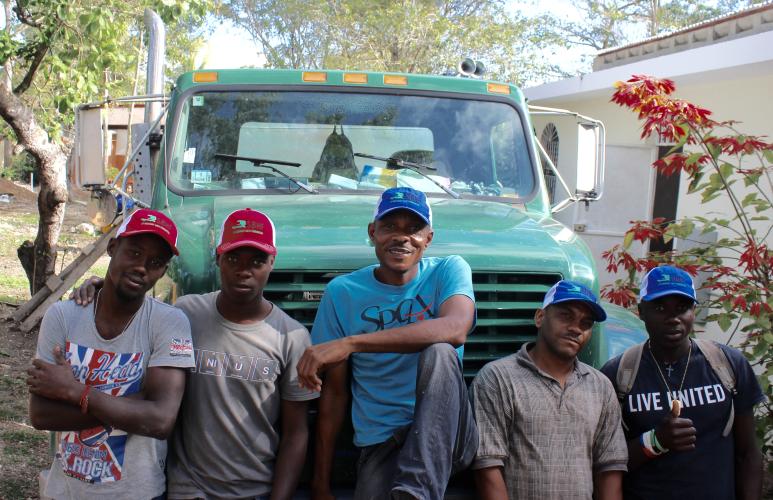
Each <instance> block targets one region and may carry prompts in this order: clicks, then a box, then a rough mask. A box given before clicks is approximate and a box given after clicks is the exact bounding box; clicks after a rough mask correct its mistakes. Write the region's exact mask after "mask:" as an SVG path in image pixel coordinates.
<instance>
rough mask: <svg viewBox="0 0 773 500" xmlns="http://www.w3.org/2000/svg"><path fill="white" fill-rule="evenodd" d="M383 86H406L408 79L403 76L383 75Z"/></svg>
mask: <svg viewBox="0 0 773 500" xmlns="http://www.w3.org/2000/svg"><path fill="white" fill-rule="evenodd" d="M384 85H408V77H407V76H403V75H384Z"/></svg>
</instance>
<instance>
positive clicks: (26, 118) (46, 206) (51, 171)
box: [0, 82, 67, 295]
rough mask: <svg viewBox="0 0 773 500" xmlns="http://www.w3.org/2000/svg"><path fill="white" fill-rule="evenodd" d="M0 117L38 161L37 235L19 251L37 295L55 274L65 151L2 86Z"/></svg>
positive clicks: (64, 190)
mask: <svg viewBox="0 0 773 500" xmlns="http://www.w3.org/2000/svg"><path fill="white" fill-rule="evenodd" d="M0 117H2V118H3V120H5V121H6V122H7V123H8V125H10V126H11V128H12V129H13V131H14V132H15V134H16V138H17V140H18V141H19V143H20V144H21V145H22V146H24V148H25V149H26V150H27V152H28V153H29V154H30V155H31V156H32V157H33V158H34V159H35V163H36V164H37V167H38V172H39V174H38V175H39V180H40V192H39V193H38V213H39V215H40V218H39V220H38V234H37V236H36V238H35V242H34V243H32V242H29V241H26V242H24V243H23V244H22V246H21V247H19V249H18V250H17V253H18V255H19V260H20V261H21V264H22V266H23V267H24V271H25V272H26V273H27V278H28V279H29V281H30V292H31V293H32V294H33V295H34V294H35V292H37V291H38V290H39V289H40V288H42V287H43V286H44V285H45V282H46V280H47V279H48V277H49V276H51V275H52V274H53V273H54V263H55V262H56V244H57V241H58V240H59V232H60V231H61V229H62V221H63V220H64V209H65V205H66V201H67V182H66V163H67V151H66V148H65V147H63V146H61V145H58V144H55V143H53V142H51V140H50V138H49V137H48V134H47V133H46V131H45V130H43V129H42V128H41V127H40V126H39V125H38V123H37V121H36V120H35V116H34V114H33V113H32V109H31V108H30V107H29V106H28V105H27V104H26V103H25V102H24V101H22V100H21V99H20V98H19V97H18V96H17V95H15V94H14V93H13V91H12V90H11V88H10V87H9V86H8V85H6V82H0Z"/></svg>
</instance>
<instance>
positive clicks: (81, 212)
mask: <svg viewBox="0 0 773 500" xmlns="http://www.w3.org/2000/svg"><path fill="white" fill-rule="evenodd" d="M3 195H8V196H3ZM73 198H74V199H73V200H72V201H71V202H70V203H68V204H67V211H66V215H65V221H64V225H63V228H62V233H61V236H60V240H59V243H60V248H61V249H60V259H59V260H58V261H57V266H56V268H57V272H59V270H61V269H62V268H63V267H64V266H66V265H67V264H68V263H69V262H71V261H72V259H73V258H75V257H76V256H77V254H78V253H79V249H80V248H82V247H83V246H84V245H86V244H87V243H88V242H90V241H93V239H94V237H93V236H91V235H88V234H85V233H83V232H77V231H76V232H74V228H76V227H77V226H78V225H79V224H81V223H83V222H88V215H87V213H86V203H87V201H88V198H89V195H88V193H84V192H78V193H74V194H73ZM5 200H7V201H5ZM36 200H37V196H36V195H35V194H34V193H32V192H30V191H29V190H28V189H25V188H24V187H20V186H17V185H15V184H13V183H12V182H9V181H8V180H6V179H2V178H0V235H1V236H0V499H3V500H16V499H25V498H38V474H39V472H40V471H41V470H43V469H45V468H47V467H48V466H50V464H51V453H50V445H49V443H50V439H49V433H48V432H43V431H37V430H35V429H33V428H32V427H31V426H30V425H29V418H28V416H27V398H28V393H27V386H26V383H25V380H26V373H25V370H26V369H27V366H28V365H29V362H30V360H31V359H32V357H33V355H34V354H35V345H36V343H37V330H33V331H31V332H30V333H27V334H24V333H22V332H21V331H19V330H18V329H16V328H15V327H14V324H13V323H12V322H11V321H9V320H8V319H7V318H8V317H9V316H10V315H11V314H12V313H13V311H14V310H15V308H16V305H17V304H20V303H22V302H24V301H26V300H27V299H28V298H29V296H30V294H29V288H28V282H27V277H26V275H25V273H24V270H23V269H22V267H21V264H20V263H19V260H18V258H17V257H16V248H17V247H18V246H19V245H20V244H21V243H22V242H23V241H24V240H28V239H29V240H33V239H34V238H35V234H36V232H37V222H38V215H37V202H36ZM106 266H107V259H106V257H103V258H102V259H100V260H99V261H98V262H97V264H96V265H95V266H94V267H92V270H91V272H92V273H94V274H100V272H102V273H103V272H104V271H102V269H105V268H106Z"/></svg>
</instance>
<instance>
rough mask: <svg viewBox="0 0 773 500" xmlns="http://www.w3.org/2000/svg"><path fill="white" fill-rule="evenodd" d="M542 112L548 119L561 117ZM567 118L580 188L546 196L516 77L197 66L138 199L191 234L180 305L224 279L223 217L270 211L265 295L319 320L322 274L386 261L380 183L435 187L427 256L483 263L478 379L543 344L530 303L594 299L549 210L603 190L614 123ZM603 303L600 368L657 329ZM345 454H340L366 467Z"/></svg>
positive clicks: (591, 271)
mask: <svg viewBox="0 0 773 500" xmlns="http://www.w3.org/2000/svg"><path fill="white" fill-rule="evenodd" d="M540 111H542V112H544V113H547V116H548V119H551V120H552V119H553V118H551V116H553V114H554V113H556V112H554V111H550V110H540ZM555 116H556V118H555V120H556V121H558V120H559V118H558V116H559V114H555ZM562 116H567V115H566V114H563V115H562ZM568 116H569V117H570V119H571V120H572V127H574V129H571V128H570V129H569V130H575V131H576V132H575V133H574V135H572V136H571V137H569V138H568V139H567V135H564V136H563V140H564V142H563V143H562V144H566V143H571V142H572V141H575V142H576V144H577V147H576V148H573V150H575V149H576V151H577V152H578V153H577V154H578V159H577V161H576V163H577V165H578V171H577V173H576V176H575V177H576V179H577V181H576V183H575V184H576V185H575V186H572V187H568V186H567V188H568V189H569V191H571V192H572V194H571V196H570V198H569V199H568V201H564V202H563V203H562V202H558V203H556V202H553V203H552V204H551V200H550V196H549V185H548V181H549V180H551V179H550V178H551V177H552V178H553V179H552V181H553V182H554V181H555V178H556V177H555V172H551V171H550V170H549V169H548V168H547V166H546V165H548V164H549V163H550V162H549V160H548V155H547V154H546V153H545V150H544V149H542V148H541V147H540V146H539V145H538V143H537V139H536V137H535V134H534V131H533V122H532V117H531V116H530V112H529V109H528V107H527V104H526V102H525V99H524V96H523V94H522V93H521V91H520V90H519V89H518V88H517V87H516V86H514V85H511V84H507V83H500V82H492V81H485V80H482V79H478V78H462V77H452V76H432V75H416V74H393V73H376V72H357V71H327V70H325V71H301V70H269V69H240V70H218V71H197V72H189V73H185V74H183V75H181V76H180V77H179V78H178V79H177V81H176V83H175V85H174V88H173V90H172V92H171V94H170V95H169V96H168V108H167V111H166V120H165V126H163V131H162V133H160V131H161V130H162V128H161V127H159V126H158V125H156V126H155V127H154V126H150V127H149V128H147V133H146V134H145V135H144V136H143V137H142V138H141V140H142V141H143V142H142V146H143V147H144V148H145V149H141V148H140V149H141V151H140V150H138V151H137V152H135V155H139V156H142V155H143V154H145V156H146V157H148V158H152V157H155V158H156V161H155V163H154V164H152V165H151V164H147V165H146V166H145V167H139V166H137V168H136V169H135V171H134V173H133V175H134V177H135V178H134V188H135V189H134V197H135V198H137V200H138V202H142V201H143V200H144V201H145V202H146V204H148V205H150V206H151V207H152V208H155V209H158V210H162V211H164V212H165V213H167V214H168V215H169V216H170V217H171V218H172V219H173V220H174V221H175V222H176V223H177V224H178V226H179V230H180V236H179V243H178V247H179V249H180V256H179V257H176V258H175V259H174V260H173V262H172V265H171V267H170V272H169V276H170V278H171V283H170V285H169V287H168V290H169V293H168V297H169V300H172V301H173V300H174V299H175V297H177V296H179V295H182V294H188V293H203V292H209V291H212V290H216V289H218V287H219V283H218V272H217V268H216V266H215V241H216V239H217V237H218V232H219V230H220V227H221V224H222V222H223V220H224V218H225V217H226V215H227V214H229V213H230V212H231V211H233V210H235V209H237V208H243V207H251V208H254V209H258V210H261V211H263V212H265V213H266V214H268V215H269V216H270V217H271V218H272V219H273V221H274V223H275V225H276V228H277V248H278V255H277V258H276V263H275V267H274V271H273V272H272V274H271V277H270V280H269V283H268V287H267V289H266V290H265V296H266V297H267V298H268V299H270V300H271V301H273V302H274V303H275V304H276V305H277V306H279V307H281V308H282V309H283V310H285V311H286V312H288V313H289V314H290V315H291V316H293V317H295V318H296V319H297V320H298V321H300V322H301V323H303V324H304V325H305V326H306V327H307V328H309V329H311V327H312V323H313V320H314V316H315V312H316V309H317V306H318V304H319V300H320V298H321V296H322V294H323V293H324V291H325V285H326V283H327V282H329V281H330V280H331V279H332V278H333V277H335V276H337V275H340V274H343V273H348V272H350V271H352V270H355V269H358V268H360V267H362V266H365V265H368V264H372V263H374V262H375V254H374V250H373V248H372V247H371V246H369V242H368V238H367V233H366V228H367V224H368V223H369V222H371V220H372V218H373V210H374V207H375V204H376V200H377V198H378V196H379V194H380V192H381V191H383V190H384V189H385V188H387V187H390V186H411V187H414V188H416V189H420V190H422V191H424V192H426V193H427V196H428V199H429V202H430V204H431V207H432V210H433V218H434V230H435V239H434V241H433V244H432V246H431V247H430V248H429V250H428V252H427V254H428V255H429V256H442V255H449V254H458V255H461V256H462V257H463V258H464V259H465V260H466V261H467V262H468V263H469V264H470V266H471V268H472V272H473V283H474V290H475V295H476V301H477V311H478V312H477V314H478V320H477V325H476V328H475V330H474V332H472V333H471V334H470V335H469V337H468V340H467V343H466V345H465V355H464V376H465V379H466V380H467V381H468V382H469V381H470V380H471V379H472V377H474V376H475V374H476V373H477V372H478V370H479V369H480V368H481V367H482V366H483V365H484V364H486V363H488V362H489V361H492V360H495V359H497V358H499V357H502V356H505V355H508V354H511V353H514V352H516V351H517V350H518V348H519V347H520V345H521V344H523V343H524V342H527V341H529V340H532V339H534V338H535V336H536V330H535V327H534V322H533V317H534V312H535V310H536V309H537V308H538V307H539V306H540V305H541V301H542V298H543V296H544V294H545V292H546V291H547V290H548V289H549V288H550V286H552V285H553V284H554V283H555V282H556V281H558V280H560V279H562V278H565V279H571V280H576V281H579V282H581V283H584V284H585V285H587V286H589V287H591V288H592V289H595V290H596V291H598V288H599V284H598V279H597V273H596V269H595V265H594V259H593V257H592V256H591V255H590V252H589V250H588V247H587V246H586V245H585V244H584V243H583V241H582V240H581V239H580V238H579V237H578V236H577V235H576V234H575V233H573V232H572V231H571V230H570V229H569V228H567V227H565V226H564V225H562V224H561V223H559V222H558V221H556V220H555V219H554V218H552V216H551V214H552V213H553V212H554V211H555V210H556V209H559V208H561V207H562V206H565V205H566V203H568V202H571V201H576V200H578V199H579V200H585V202H588V201H590V200H592V199H594V197H595V198H597V197H598V196H599V195H600V186H601V174H600V173H599V172H600V171H601V169H600V168H599V167H600V163H601V162H602V161H603V158H602V157H603V154H602V153H603V151H602V149H601V148H603V141H602V139H601V136H602V134H603V129H602V128H601V127H600V125H599V124H594V123H592V121H588V120H582V119H579V122H578V117H577V116H576V115H575V116H573V115H571V114H569V115H568ZM157 123H158V124H162V123H164V121H163V120H162V119H161V118H159V120H158V121H157ZM578 123H579V126H578ZM84 127H85V122H84ZM136 135H139V134H136ZM570 135H571V134H570ZM143 151H144V153H143ZM583 155H585V157H583ZM132 161H138V160H136V159H135V160H132ZM146 161H147V160H146ZM128 163H131V162H127V164H128ZM148 167H150V168H148ZM543 169H545V170H543ZM583 169H590V170H591V174H590V177H589V176H588V172H586V171H584V170H583ZM588 178H590V183H589V184H588V185H586V186H584V188H583V189H582V190H580V191H578V190H577V189H576V188H577V186H579V184H580V182H581V181H582V182H586V184H587V183H588V181H587V179H588ZM583 179H585V180H583ZM123 186H124V187H125V183H124V184H123ZM116 187H117V188H118V189H120V186H116ZM122 191H123V190H122ZM340 306H341V307H346V304H341V305H340ZM605 309H606V310H607V313H608V315H609V319H608V321H607V322H605V323H603V324H602V325H599V326H598V327H597V330H596V331H595V332H594V335H593V337H592V340H591V342H590V343H589V344H588V346H587V347H586V349H585V350H584V352H583V353H582V358H583V359H584V361H586V362H588V363H590V364H592V365H593V366H596V367H598V366H600V365H601V364H602V363H603V362H604V361H606V360H607V359H609V358H610V357H612V356H613V355H616V354H618V353H620V352H622V351H623V350H624V349H625V348H627V347H628V346H630V345H633V344H634V343H637V342H640V341H641V340H642V339H643V338H645V332H644V328H643V325H642V324H641V322H640V321H639V320H638V319H637V318H636V317H635V316H634V315H632V314H631V313H630V312H628V311H626V310H624V309H621V308H619V307H617V306H614V305H611V304H605ZM397 314H399V312H398V313H397ZM393 319H395V318H380V320H381V321H384V322H389V321H391V320H393ZM348 446H349V449H348V450H347V449H343V450H342V452H341V453H342V458H341V460H343V461H347V460H349V461H353V459H354V456H355V455H354V451H353V450H352V449H351V441H350V440H349V444H348ZM340 463H343V462H340ZM343 469H346V467H344V468H343ZM343 469H342V470H339V471H338V476H339V477H338V480H339V481H340V482H343V483H346V482H347V480H350V479H351V477H352V472H351V469H349V470H343Z"/></svg>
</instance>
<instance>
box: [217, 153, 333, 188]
mask: <svg viewBox="0 0 773 500" xmlns="http://www.w3.org/2000/svg"><path fill="white" fill-rule="evenodd" d="M215 158H223V159H225V160H234V161H236V160H244V161H249V162H252V164H253V166H255V167H263V168H267V169H269V170H271V171H272V172H276V173H277V174H279V175H281V176H282V177H284V178H285V179H288V180H290V181H292V182H293V183H294V184H295V185H296V186H298V187H299V188H301V189H303V190H305V191H308V192H309V193H311V194H318V193H319V191H317V190H316V189H314V188H313V187H311V186H309V185H308V184H306V183H305V182H301V181H299V180H298V179H293V178H292V177H290V176H289V175H287V174H286V173H284V172H282V171H281V170H279V169H278V168H276V167H272V166H271V165H268V164H269V163H272V164H274V165H284V166H287V167H300V166H301V164H300V163H296V162H292V161H281V160H268V159H265V158H251V157H249V156H237V155H227V154H224V153H215Z"/></svg>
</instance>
